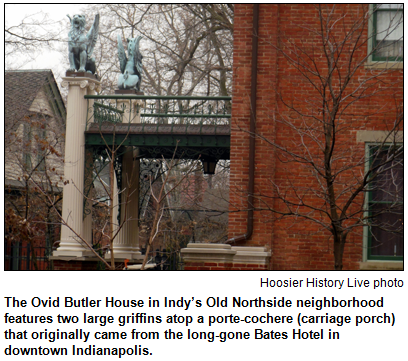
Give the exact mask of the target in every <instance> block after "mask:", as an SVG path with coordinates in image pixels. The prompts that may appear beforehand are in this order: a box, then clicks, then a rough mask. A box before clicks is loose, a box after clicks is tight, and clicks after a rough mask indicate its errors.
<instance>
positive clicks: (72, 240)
mask: <svg viewBox="0 0 408 361" xmlns="http://www.w3.org/2000/svg"><path fill="white" fill-rule="evenodd" d="M61 85H62V86H63V87H68V88H69V89H68V102H67V120H66V134H65V163H64V178H65V180H66V181H67V184H66V185H65V186H64V193H63V203H62V218H63V219H64V221H65V222H66V223H67V224H68V225H69V227H67V226H64V225H63V226H62V227H61V241H60V246H59V248H58V249H57V250H56V251H55V252H54V253H53V256H70V257H71V256H74V257H81V256H86V255H90V254H92V253H91V252H90V251H89V250H88V248H87V247H86V246H84V245H83V242H82V241H81V240H80V237H78V236H77V235H80V236H81V237H82V238H83V237H86V239H85V241H86V242H88V243H89V244H90V243H91V239H90V238H89V236H90V235H89V233H90V232H89V225H88V224H87V226H86V227H84V167H85V133H84V132H85V125H86V119H87V101H86V99H84V96H85V95H86V94H88V92H90V91H93V90H94V89H95V88H96V89H99V88H100V82H99V81H97V80H96V79H92V78H87V77H66V78H63V82H62V84H61ZM87 221H88V220H87ZM84 229H85V231H86V232H85V233H84Z"/></svg>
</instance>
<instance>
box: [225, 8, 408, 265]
mask: <svg viewBox="0 0 408 361" xmlns="http://www.w3.org/2000/svg"><path fill="white" fill-rule="evenodd" d="M252 8H253V5H241V4H237V5H236V6H235V20H234V27H235V28H234V65H233V70H234V83H233V108H232V135H231V178H230V180H231V182H230V183H231V191H230V199H231V208H230V210H231V211H237V212H232V213H231V214H230V218H229V232H230V234H229V236H230V237H234V236H237V235H239V234H243V233H245V232H246V220H247V213H246V212H244V211H242V210H245V209H246V208H247V203H246V192H247V187H248V161H249V160H248V145H249V134H248V133H247V132H245V131H248V129H249V118H250V111H251V109H250V89H251V47H252V43H251V35H252ZM367 9H368V5H338V6H336V12H335V14H334V16H337V17H339V18H340V17H342V15H343V14H347V15H346V16H345V17H344V18H343V20H342V21H341V22H339V23H338V25H337V26H336V31H335V32H334V36H335V37H336V38H337V39H340V38H341V37H343V36H344V32H345V31H350V29H351V27H352V26H353V25H354V24H355V20H356V19H361V15H362V14H364V12H365V11H367ZM259 21H260V25H259V49H258V77H257V80H258V91H257V108H256V111H257V119H256V132H257V134H259V135H261V136H262V137H264V138H266V139H268V140H270V141H272V142H274V143H276V144H277V145H278V146H282V147H293V149H294V150H296V151H298V152H299V149H300V148H299V146H300V144H301V142H300V137H299V136H297V135H296V133H295V132H294V131H293V129H291V128H290V127H288V126H287V125H286V124H284V122H283V121H282V120H283V119H285V117H289V118H290V119H291V122H293V124H295V126H296V127H298V128H299V127H300V126H302V125H309V126H310V125H311V124H312V123H310V118H308V117H302V116H301V114H299V113H296V112H293V111H290V109H289V108H288V107H287V106H286V105H285V104H284V102H286V103H287V104H293V105H294V107H295V108H296V109H297V110H300V111H301V112H302V113H303V114H305V115H311V114H314V115H316V116H317V117H319V116H321V114H319V113H318V111H317V107H318V102H317V103H315V104H314V105H313V106H310V103H307V101H313V100H316V99H318V98H319V97H318V95H317V90H316V89H314V88H313V87H312V86H311V84H310V82H308V81H307V80H306V79H305V78H304V77H303V76H301V74H300V72H299V70H297V69H295V68H293V67H291V66H290V64H289V62H288V60H287V58H286V57H285V56H284V55H283V54H282V53H281V52H279V51H277V50H276V48H277V47H279V48H281V49H284V51H285V52H286V54H290V55H291V56H295V55H294V54H295V53H294V52H293V51H292V52H290V50H291V49H292V50H294V49H295V48H296V47H297V48H298V49H299V48H300V47H301V48H302V49H306V50H307V54H308V55H311V56H312V58H313V61H315V63H316V65H317V67H318V69H319V71H323V72H324V71H325V70H326V69H327V61H326V59H325V58H324V56H323V53H322V51H321V49H322V48H321V47H320V48H319V44H321V39H320V38H319V37H318V36H316V35H315V34H314V33H313V32H312V31H310V30H309V29H310V28H313V29H318V28H319V18H318V12H317V9H316V8H315V6H314V5H311V4H309V5H299V4H297V5H291V4H280V5H269V4H262V5H260V18H259ZM366 40H367V30H364V31H363V33H362V37H361V38H360V42H359V47H358V48H357V49H356V58H357V59H358V58H362V57H364V56H365V55H366V52H367V44H366ZM332 41H333V39H332ZM319 42H320V43H319ZM343 51H349V48H345V49H343ZM306 61H307V62H308V64H311V61H312V60H311V59H309V60H306ZM344 66H346V64H345V63H342V67H344ZM379 72H381V71H379V70H372V69H366V68H364V67H361V68H360V69H359V70H358V71H357V72H356V74H354V75H353V78H352V81H351V88H352V89H356V88H357V86H358V85H359V82H360V81H361V80H363V79H367V77H370V76H372V75H373V74H374V75H375V74H377V75H378V74H379ZM402 76H403V71H402V70H391V71H387V72H386V73H385V74H384V75H382V76H381V80H382V81H383V82H382V83H381V84H380V83H375V82H374V81H373V82H372V85H373V88H372V89H370V91H373V92H374V91H380V92H379V93H378V94H376V95H374V96H371V97H368V98H367V99H365V100H364V101H358V102H356V103H354V104H353V105H352V106H350V107H349V108H348V109H347V112H345V114H344V116H343V119H344V123H342V126H343V127H344V130H343V131H342V132H341V133H339V138H338V143H337V145H336V147H337V149H338V154H343V155H344V156H343V160H341V161H338V166H339V167H340V166H341V165H344V164H351V163H353V162H356V161H357V160H358V159H359V158H361V157H362V156H364V144H363V143H356V132H357V130H384V129H386V127H387V123H388V125H389V124H390V122H392V119H393V117H395V104H399V103H401V101H402V95H403V87H402V83H403V82H402ZM313 82H314V83H317V79H316V78H314V79H313ZM338 85H339V84H338V83H337V84H336V83H334V86H335V87H336V86H338ZM313 112H315V113H313ZM375 113H377V114H375ZM370 114H371V115H370ZM316 137H317V141H313V140H310V139H308V138H306V139H304V142H305V144H306V145H307V149H308V151H310V152H311V154H312V155H313V156H314V157H315V159H318V161H321V159H322V157H321V150H320V149H319V144H322V140H321V137H320V135H319V134H316ZM319 159H320V160H319ZM282 160H283V158H282V154H281V153H280V152H279V151H276V153H275V149H274V147H273V146H271V145H270V144H268V143H267V142H266V141H265V140H262V139H260V138H256V157H255V195H256V199H257V200H256V202H255V206H256V207H258V208H264V209H267V208H273V209H275V210H278V211H282V212H285V211H286V210H287V208H286V207H285V206H284V204H283V203H282V202H281V201H279V200H276V199H273V195H274V194H275V195H276V193H274V192H273V184H276V185H277V186H278V187H279V189H280V190H281V191H282V192H286V195H287V196H286V198H287V199H291V200H295V199H296V195H295V194H294V191H293V190H294V189H296V190H299V191H300V192H304V193H303V194H302V197H304V200H305V201H308V202H309V204H311V205H313V206H316V207H321V205H322V203H321V201H320V200H319V198H318V197H317V196H316V194H313V192H311V190H317V189H318V188H319V184H318V183H317V181H316V178H315V177H314V176H313V175H312V174H311V172H310V169H308V168H307V167H304V166H302V165H300V164H299V163H287V162H283V161H282ZM355 171H364V169H363V167H361V169H357V170H355ZM341 177H342V178H341V179H340V180H341V182H342V183H343V184H347V183H348V182H349V181H350V180H351V179H353V173H352V171H349V172H344V173H343V174H342V176H341ZM305 188H308V190H304V189H305ZM338 191H339V189H338ZM361 199H362V198H361V197H360V198H359V199H357V203H359V202H360V203H361ZM344 201H345V198H344V197H343V198H342V199H341V202H343V203H344ZM341 202H340V203H341ZM355 207H357V204H356V206H355ZM239 210H241V211H239ZM254 218H255V221H254V234H253V237H252V238H251V240H249V241H246V242H244V243H241V244H239V245H257V246H258V245H259V246H268V247H270V248H271V250H272V265H271V268H272V269H278V270H279V269H333V267H334V260H333V245H332V243H333V242H332V239H331V237H330V233H329V232H328V231H327V230H324V229H323V228H322V227H321V226H319V225H318V224H316V223H314V222H310V221H306V220H302V219H299V218H297V219H295V218H293V217H284V218H281V217H279V216H275V217H273V213H272V212H270V211H267V210H266V211H262V212H261V211H259V212H255V215H254ZM323 218H324V217H323ZM322 220H323V221H326V222H327V219H322ZM362 241H363V236H362V229H361V228H358V229H356V230H355V231H353V232H352V234H350V236H349V238H348V243H347V245H346V248H345V254H344V258H343V268H344V269H358V262H360V261H362V255H363V250H362Z"/></svg>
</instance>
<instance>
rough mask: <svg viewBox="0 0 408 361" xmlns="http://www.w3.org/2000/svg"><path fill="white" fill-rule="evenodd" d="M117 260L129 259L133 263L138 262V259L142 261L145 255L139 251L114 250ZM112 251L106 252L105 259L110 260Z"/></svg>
mask: <svg viewBox="0 0 408 361" xmlns="http://www.w3.org/2000/svg"><path fill="white" fill-rule="evenodd" d="M113 252H114V257H115V262H116V261H123V260H125V259H128V260H129V261H130V262H131V263H138V261H140V262H142V261H143V259H144V256H143V255H142V253H141V252H139V251H126V250H113ZM110 257H111V255H110V252H109V251H108V252H106V253H105V260H110Z"/></svg>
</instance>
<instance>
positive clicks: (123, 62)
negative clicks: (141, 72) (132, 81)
mask: <svg viewBox="0 0 408 361" xmlns="http://www.w3.org/2000/svg"><path fill="white" fill-rule="evenodd" d="M118 58H119V65H120V72H121V73H122V74H123V73H124V72H125V69H126V63H127V57H126V52H125V48H124V47H123V43H122V38H121V37H120V35H119V34H118Z"/></svg>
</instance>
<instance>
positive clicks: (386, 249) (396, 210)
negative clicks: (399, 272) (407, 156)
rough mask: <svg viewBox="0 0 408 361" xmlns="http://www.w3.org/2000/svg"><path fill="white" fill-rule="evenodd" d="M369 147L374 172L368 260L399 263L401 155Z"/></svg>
mask: <svg viewBox="0 0 408 361" xmlns="http://www.w3.org/2000/svg"><path fill="white" fill-rule="evenodd" d="M401 149H402V148H401V147H399V148H398V149H397V150H396V148H395V147H389V148H387V149H384V148H379V147H378V146H370V168H371V169H373V170H374V171H375V172H377V175H376V177H375V178H374V179H373V181H372V182H371V184H370V189H369V194H368V215H369V217H370V226H369V231H368V244H367V246H368V247H367V250H368V253H367V259H368V260H402V258H403V254H404V235H403V216H404V209H403V195H404V188H403V187H404V178H403V152H402V150H401Z"/></svg>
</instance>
